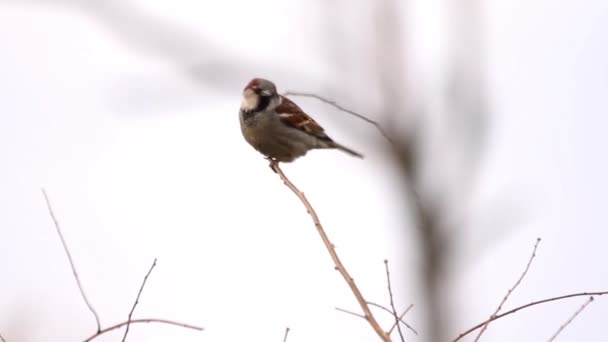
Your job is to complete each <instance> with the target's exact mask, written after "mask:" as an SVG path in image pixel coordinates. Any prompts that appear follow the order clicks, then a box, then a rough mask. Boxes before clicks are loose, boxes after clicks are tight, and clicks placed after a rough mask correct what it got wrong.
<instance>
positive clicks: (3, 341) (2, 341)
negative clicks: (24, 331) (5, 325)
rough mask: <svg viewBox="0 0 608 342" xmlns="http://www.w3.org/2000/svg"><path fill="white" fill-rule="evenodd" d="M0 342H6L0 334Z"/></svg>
mask: <svg viewBox="0 0 608 342" xmlns="http://www.w3.org/2000/svg"><path fill="white" fill-rule="evenodd" d="M0 342H6V340H5V339H4V337H2V334H0Z"/></svg>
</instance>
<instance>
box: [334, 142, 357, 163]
mask: <svg viewBox="0 0 608 342" xmlns="http://www.w3.org/2000/svg"><path fill="white" fill-rule="evenodd" d="M332 145H333V146H332V147H334V148H337V149H338V150H340V151H342V152H346V153H348V154H350V155H351V156H353V157H357V158H361V159H363V155H362V154H361V153H359V152H357V151H354V150H352V149H350V148H348V147H346V146H344V145H340V144H338V143H337V142H333V144H332Z"/></svg>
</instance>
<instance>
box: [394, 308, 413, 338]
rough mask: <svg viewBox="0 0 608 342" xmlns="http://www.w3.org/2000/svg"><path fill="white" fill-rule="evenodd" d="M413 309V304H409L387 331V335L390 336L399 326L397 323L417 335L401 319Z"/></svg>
mask: <svg viewBox="0 0 608 342" xmlns="http://www.w3.org/2000/svg"><path fill="white" fill-rule="evenodd" d="M413 307H414V304H410V306H408V307H407V308H406V309H405V311H403V313H402V314H401V315H400V316H399V317H398V319H397V321H395V323H393V326H392V327H391V328H390V329H388V334H389V335H390V334H391V333H392V332H393V330H395V327H397V326H398V325H399V322H401V323H403V324H405V325H406V326H407V327H409V328H410V329H411V330H412V331H413V332H414V333H415V334H416V335H418V332H417V331H416V330H414V329H412V328H411V327H410V326H409V325H408V324H407V323H405V322H404V321H403V317H404V316H405V315H406V314H407V313H408V312H409V311H410V310H411V309H412V308H413Z"/></svg>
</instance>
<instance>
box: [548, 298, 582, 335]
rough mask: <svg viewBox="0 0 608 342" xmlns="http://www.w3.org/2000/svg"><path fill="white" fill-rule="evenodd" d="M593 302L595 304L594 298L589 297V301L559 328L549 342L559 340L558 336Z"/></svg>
mask: <svg viewBox="0 0 608 342" xmlns="http://www.w3.org/2000/svg"><path fill="white" fill-rule="evenodd" d="M591 302H593V296H591V297H589V299H587V301H585V303H583V305H582V306H581V307H580V308H579V309H578V310H576V312H575V313H574V314H573V315H572V316H571V317H570V318H568V320H567V321H566V322H564V324H562V325H561V326H560V327H559V329H557V331H556V332H555V334H553V336H551V338H550V339H549V340H548V342H553V340H555V338H557V336H558V335H559V334H560V333H561V332H562V330H564V329H566V327H567V326H568V325H570V323H572V321H573V320H574V319H575V318H576V316H578V314H580V313H581V312H582V311H583V310H585V308H586V307H587V305H589V304H591Z"/></svg>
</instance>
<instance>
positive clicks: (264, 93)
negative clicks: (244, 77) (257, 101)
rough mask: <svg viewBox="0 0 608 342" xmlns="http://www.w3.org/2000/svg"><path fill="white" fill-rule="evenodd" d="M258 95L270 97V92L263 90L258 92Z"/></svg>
mask: <svg viewBox="0 0 608 342" xmlns="http://www.w3.org/2000/svg"><path fill="white" fill-rule="evenodd" d="M260 95H262V96H271V95H272V93H271V92H270V90H268V89H264V90H262V91H260Z"/></svg>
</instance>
